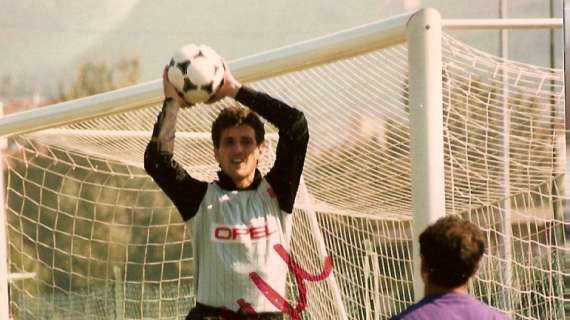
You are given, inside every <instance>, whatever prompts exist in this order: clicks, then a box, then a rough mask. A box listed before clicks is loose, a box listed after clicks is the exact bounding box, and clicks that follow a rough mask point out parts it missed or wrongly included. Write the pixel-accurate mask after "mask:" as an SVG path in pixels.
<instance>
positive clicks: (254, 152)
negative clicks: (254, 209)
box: [214, 125, 265, 188]
mask: <svg viewBox="0 0 570 320" xmlns="http://www.w3.org/2000/svg"><path fill="white" fill-rule="evenodd" d="M264 149H265V145H264V144H263V143H262V144H259V145H258V144H257V142H256V140H255V130H253V128H252V127H250V126H249V125H240V126H235V127H229V128H226V129H224V130H222V132H221V135H220V145H219V147H218V148H217V149H216V148H215V149H214V156H215V157H216V160H217V161H218V163H219V164H220V167H221V168H222V171H223V172H224V173H225V174H226V175H227V176H229V177H230V178H231V179H232V180H233V182H234V183H235V185H236V186H237V187H238V188H246V187H248V186H249V185H250V184H251V183H252V182H253V178H254V176H255V169H256V168H257V162H258V161H259V158H260V157H261V155H262V154H263V151H264Z"/></svg>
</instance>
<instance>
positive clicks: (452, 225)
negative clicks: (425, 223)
mask: <svg viewBox="0 0 570 320" xmlns="http://www.w3.org/2000/svg"><path fill="white" fill-rule="evenodd" d="M484 252H485V237H484V235H483V232H482V231H481V230H480V229H479V227H477V226H476V225H475V224H473V223H471V222H469V221H465V220H462V219H460V218H458V217H456V216H446V217H443V218H441V219H439V220H438V221H436V222H435V223H434V224H432V225H430V226H429V227H428V228H427V229H426V230H425V231H424V232H422V234H421V235H420V254H421V259H422V265H421V268H422V269H421V273H422V280H423V281H424V284H425V296H424V298H423V299H422V300H420V301H419V302H417V303H415V304H413V305H411V306H410V307H408V308H407V309H406V310H404V312H402V313H400V314H398V315H396V316H394V317H393V318H392V320H423V319H450V320H456V319H457V320H459V319H461V320H503V319H509V318H508V317H507V316H505V315H503V314H502V313H499V312H498V311H496V310H494V309H492V308H491V307H489V306H488V305H486V304H484V303H482V302H481V301H479V300H477V299H475V298H474V297H472V296H471V295H469V293H468V291H467V282H468V281H469V279H470V278H471V277H472V276H474V275H475V273H476V272H477V270H478V268H479V261H480V260H481V257H482V256H483V253H484Z"/></svg>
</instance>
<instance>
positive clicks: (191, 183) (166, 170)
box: [144, 99, 208, 221]
mask: <svg viewBox="0 0 570 320" xmlns="http://www.w3.org/2000/svg"><path fill="white" fill-rule="evenodd" d="M179 109H180V108H179V107H178V106H177V105H176V104H175V103H174V101H173V100H172V99H166V100H165V101H164V104H163V106H162V111H161V112H160V113H159V114H158V118H157V120H156V123H155V124H154V130H153V132H152V139H151V140H150V142H149V143H148V145H147V147H146V150H145V153H144V168H145V170H146V172H147V173H148V174H149V175H150V176H151V177H152V178H153V179H154V181H155V182H156V184H157V185H158V186H159V187H160V188H161V189H162V190H163V191H164V193H166V195H167V196H168V197H169V198H170V200H172V202H173V203H174V205H175V206H176V208H178V211H179V212H180V214H181V215H182V218H183V219H184V220H185V221H186V220H188V219H190V218H192V217H193V216H194V215H196V212H197V211H198V207H199V206H200V202H202V199H203V198H204V195H205V194H206V190H207V188H208V184H207V183H206V182H203V181H199V180H196V179H194V178H192V177H191V176H190V175H189V174H188V172H186V170H184V168H182V166H181V165H180V164H179V163H177V162H176V161H175V160H174V159H173V155H174V133H175V131H176V116H177V114H178V110H179Z"/></svg>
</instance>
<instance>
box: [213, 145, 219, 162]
mask: <svg viewBox="0 0 570 320" xmlns="http://www.w3.org/2000/svg"><path fill="white" fill-rule="evenodd" d="M219 151H220V149H219V148H216V147H214V158H215V159H216V162H217V163H220V155H219Z"/></svg>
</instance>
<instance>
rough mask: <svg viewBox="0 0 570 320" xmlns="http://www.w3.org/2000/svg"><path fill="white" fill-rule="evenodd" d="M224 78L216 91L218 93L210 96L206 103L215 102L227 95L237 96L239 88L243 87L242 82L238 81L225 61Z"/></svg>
mask: <svg viewBox="0 0 570 320" xmlns="http://www.w3.org/2000/svg"><path fill="white" fill-rule="evenodd" d="M223 63H224V80H223V82H222V85H221V86H220V87H219V88H218V91H216V94H215V95H213V96H212V98H210V100H208V101H207V102H206V103H214V102H216V101H219V100H221V99H223V98H225V97H230V98H235V97H236V95H237V93H238V91H239V89H240V88H241V83H240V82H239V81H237V80H236V79H235V78H234V76H233V74H232V73H231V71H230V68H229V67H228V65H227V64H226V62H225V61H224V62H223Z"/></svg>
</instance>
